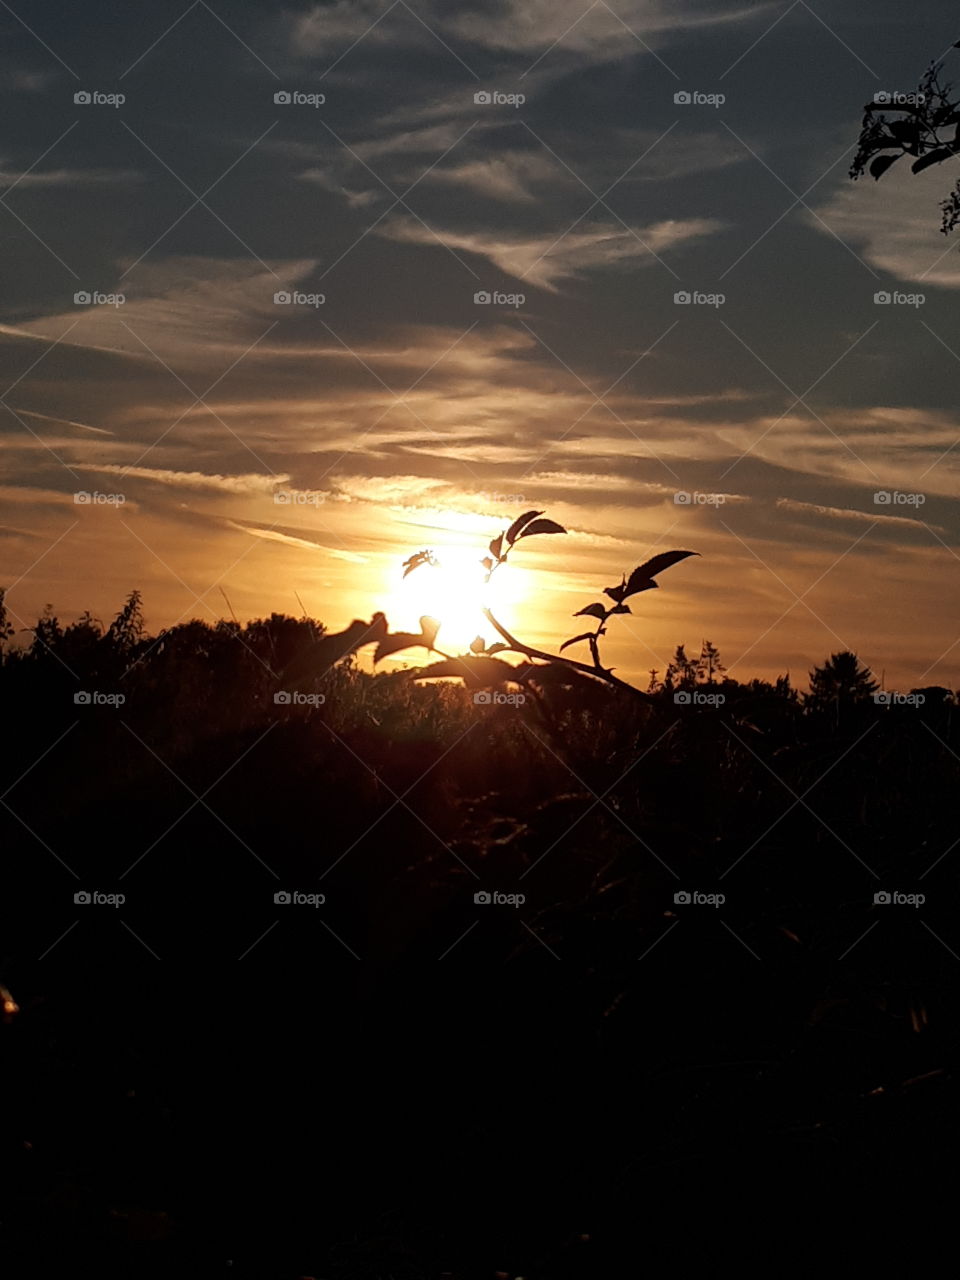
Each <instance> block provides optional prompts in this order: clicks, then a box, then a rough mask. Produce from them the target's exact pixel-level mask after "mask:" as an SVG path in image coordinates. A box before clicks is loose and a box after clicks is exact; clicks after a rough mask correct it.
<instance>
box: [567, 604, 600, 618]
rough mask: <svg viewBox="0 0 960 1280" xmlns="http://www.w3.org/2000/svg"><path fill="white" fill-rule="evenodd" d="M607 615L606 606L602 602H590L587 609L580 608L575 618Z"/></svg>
mask: <svg viewBox="0 0 960 1280" xmlns="http://www.w3.org/2000/svg"><path fill="white" fill-rule="evenodd" d="M606 616H607V609H606V606H605V605H603V604H600V603H597V604H588V605H587V607H586V608H585V609H578V610H577V612H576V613H575V614H574V615H573V617H575V618H605V617H606Z"/></svg>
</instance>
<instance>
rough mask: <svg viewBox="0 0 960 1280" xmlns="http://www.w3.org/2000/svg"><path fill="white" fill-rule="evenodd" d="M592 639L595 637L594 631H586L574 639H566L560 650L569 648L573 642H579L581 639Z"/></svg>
mask: <svg viewBox="0 0 960 1280" xmlns="http://www.w3.org/2000/svg"><path fill="white" fill-rule="evenodd" d="M592 639H593V632H592V631H584V633H583V635H580V636H574V637H573V639H572V640H564V642H563V644H562V645H561V646H560V652H561V653H563V651H564V649H567V648H569V647H570V645H572V644H579V643H580V641H581V640H592Z"/></svg>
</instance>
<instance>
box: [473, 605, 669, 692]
mask: <svg viewBox="0 0 960 1280" xmlns="http://www.w3.org/2000/svg"><path fill="white" fill-rule="evenodd" d="M483 616H484V617H485V618H486V620H487V621H488V622H489V623H490V625H491V627H493V628H494V629H495V630H496V631H497V632H498V633H499V634H500V635H501V636H502V637H503V639H504V640H505V641H506V643H507V644H508V645H509V647H510V648H511V649H513V650H514V652H515V653H522V654H523V655H524V657H527V658H539V659H540V660H541V661H542V662H553V663H559V664H561V665H562V666H564V667H570V669H571V670H573V671H580V672H582V673H583V675H586V676H592V677H593V678H594V679H595V680H602V681H603V682H604V684H609V685H611V686H612V687H613V688H614V689H622V690H623V691H624V692H625V693H631V694H633V696H634V697H635V698H639V700H640V701H641V702H647V703H650V702H654V701H655V699H654V698H651V697H650V695H649V694H647V693H643V692H642V690H640V689H637V688H635V687H634V686H633V685H632V684H627V682H626V681H625V680H621V679H619V678H618V677H617V676H615V675H614V674H613V672H612V671H607V670H606V669H605V668H603V667H600V668H597V667H588V666H587V664H586V663H585V662H577V661H576V660H575V659H574V658H565V657H563V656H562V655H560V654H554V653H544V652H543V650H542V649H533V648H531V646H530V645H528V644H524V643H523V642H522V641H520V640H518V639H517V638H516V637H515V636H512V635H511V634H510V632H509V631H508V630H507V629H506V627H504V626H503V625H502V624H501V623H499V622H498V621H497V620H496V618H495V617H494V616H493V614H492V613H491V612H490V610H489V609H484V611H483Z"/></svg>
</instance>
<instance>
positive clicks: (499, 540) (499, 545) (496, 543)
mask: <svg viewBox="0 0 960 1280" xmlns="http://www.w3.org/2000/svg"><path fill="white" fill-rule="evenodd" d="M502 550H503V534H502V533H501V534H499V535H498V536H497V537H496V538H494V540H493V541H492V542H491V543H490V554H491V555H492V556H493V558H494V560H499V559H500V552H501V551H502Z"/></svg>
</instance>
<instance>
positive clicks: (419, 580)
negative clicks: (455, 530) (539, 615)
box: [383, 535, 527, 662]
mask: <svg viewBox="0 0 960 1280" xmlns="http://www.w3.org/2000/svg"><path fill="white" fill-rule="evenodd" d="M441 536H442V535H441ZM481 546H482V544H481ZM432 550H433V553H434V555H435V556H436V558H437V560H438V561H439V564H438V565H437V566H436V567H434V566H431V565H423V566H422V567H421V568H419V569H415V570H414V571H413V573H411V574H410V575H409V576H408V577H406V578H402V577H401V574H402V569H401V568H400V567H398V566H397V562H396V561H392V562H391V569H390V573H389V577H388V585H387V589H386V591H385V592H384V596H385V603H384V606H383V611H384V613H385V614H386V615H387V621H388V622H389V623H390V629H391V631H414V632H416V631H419V629H420V618H421V617H422V616H423V615H428V616H429V617H431V618H437V619H439V621H440V634H439V635H438V637H437V644H438V646H439V647H440V648H441V649H442V650H443V651H444V652H445V653H452V654H457V653H465V652H466V651H467V649H468V648H469V645H470V642H471V641H472V640H473V638H474V637H475V636H477V635H480V636H482V637H483V638H484V640H485V641H486V643H487V644H492V643H493V642H494V641H495V640H499V639H500V637H499V636H498V635H497V634H496V632H495V631H494V629H493V627H491V626H490V623H489V622H487V620H486V618H485V617H484V616H483V609H484V607H487V608H489V609H491V610H492V611H493V613H494V614H496V616H497V617H498V618H500V620H501V621H503V622H504V623H505V625H507V626H510V623H511V621H512V615H513V614H514V612H515V606H516V605H517V603H518V602H519V601H521V600H522V599H523V598H524V595H525V587H526V578H527V573H526V572H525V571H524V570H523V569H519V568H517V567H515V566H514V565H512V564H506V565H503V566H502V567H501V568H499V569H498V570H497V571H496V573H495V574H494V575H493V578H492V579H491V581H490V582H488V583H485V582H484V577H485V576H486V574H485V570H484V568H483V565H482V564H481V563H480V561H481V558H482V556H483V550H482V549H478V547H477V546H476V544H472V545H464V544H450V545H446V546H444V545H442V544H441V543H440V542H439V541H437V542H435V543H434V544H433V546H432ZM398 660H399V661H401V662H404V661H406V662H410V660H411V655H410V654H409V653H407V654H399V655H398Z"/></svg>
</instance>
